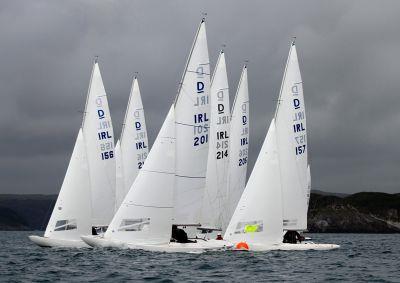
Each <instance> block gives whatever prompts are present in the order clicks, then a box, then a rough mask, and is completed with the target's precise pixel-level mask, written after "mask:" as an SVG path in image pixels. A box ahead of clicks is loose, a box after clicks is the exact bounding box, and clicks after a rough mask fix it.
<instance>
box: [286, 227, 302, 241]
mask: <svg viewBox="0 0 400 283" xmlns="http://www.w3.org/2000/svg"><path fill="white" fill-rule="evenodd" d="M302 240H303V237H301V236H300V234H299V232H297V231H294V230H288V231H287V232H286V234H285V236H283V242H284V243H289V244H297V241H299V243H301V241H302Z"/></svg>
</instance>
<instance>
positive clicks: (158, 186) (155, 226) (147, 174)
mask: <svg viewBox="0 0 400 283" xmlns="http://www.w3.org/2000/svg"><path fill="white" fill-rule="evenodd" d="M174 131H175V120H174V106H173V105H172V106H171V108H170V110H169V112H168V115H167V117H166V118H165V120H164V123H163V125H162V127H161V129H160V132H159V133H158V136H157V138H156V140H155V141H154V144H153V147H152V149H151V151H150V153H149V155H148V157H147V159H146V163H145V164H144V165H143V167H142V169H141V170H140V171H139V173H138V175H137V177H136V179H135V180H134V182H133V184H132V186H131V188H130V190H129V192H128V194H127V195H126V197H125V198H124V200H123V201H122V204H121V206H120V207H119V209H118V210H117V212H116V214H115V216H114V218H113V219H112V221H111V223H110V226H109V228H108V230H107V231H106V233H105V234H104V236H103V237H94V236H89V235H86V236H82V239H83V240H84V241H85V242H86V243H87V244H89V245H90V246H97V247H116V248H133V249H135V248H137V249H145V248H146V246H148V245H149V246H150V247H152V245H155V244H157V245H167V244H168V243H169V241H170V238H171V226H172V216H173V190H174V181H175V134H174Z"/></svg>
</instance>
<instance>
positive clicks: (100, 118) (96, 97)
mask: <svg viewBox="0 0 400 283" xmlns="http://www.w3.org/2000/svg"><path fill="white" fill-rule="evenodd" d="M82 129H83V136H84V139H85V143H86V152H87V158H88V164H89V175H90V185H91V186H90V187H91V196H92V225H93V226H108V224H109V223H110V221H111V219H112V217H113V215H114V209H115V174H116V170H115V159H114V156H115V153H114V132H113V126H112V122H111V116H110V110H109V107H108V101H107V95H106V92H105V89H104V85H103V80H102V78H101V74H100V69H99V65H98V63H97V61H95V63H94V65H93V70H92V76H91V80H90V85H89V91H88V95H87V100H86V108H85V116H84V119H83V123H82Z"/></svg>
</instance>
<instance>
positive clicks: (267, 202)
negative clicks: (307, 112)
mask: <svg viewBox="0 0 400 283" xmlns="http://www.w3.org/2000/svg"><path fill="white" fill-rule="evenodd" d="M279 171H280V165H279V157H278V151H277V144H276V129H275V121H274V120H272V122H271V124H270V127H269V130H268V133H267V136H266V138H265V140H264V144H263V146H262V148H261V150H260V153H259V155H258V158H257V161H256V163H255V165H254V168H253V171H252V172H251V175H250V178H249V181H248V183H247V185H246V188H245V190H244V192H243V194H242V196H241V198H240V200H239V203H238V206H237V207H236V210H235V212H234V214H233V216H232V219H231V221H230V223H229V225H228V228H227V230H226V233H225V236H224V237H225V239H226V240H228V241H230V242H232V243H235V244H237V243H238V242H242V241H245V242H247V243H248V244H249V246H250V249H257V248H260V247H262V248H264V249H267V248H268V247H271V246H272V245H275V244H279V243H282V235H283V233H282V229H283V227H282V195H281V179H280V172H279Z"/></svg>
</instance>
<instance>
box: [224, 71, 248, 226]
mask: <svg viewBox="0 0 400 283" xmlns="http://www.w3.org/2000/svg"><path fill="white" fill-rule="evenodd" d="M249 107H250V106H249V89H248V82H247V66H246V65H245V66H244V67H243V71H242V75H241V77H240V81H239V85H238V88H237V92H236V96H235V100H234V102H233V106H232V115H231V122H230V126H231V128H230V138H229V171H228V188H227V190H228V192H227V198H228V201H227V204H228V205H227V209H225V211H224V213H225V214H226V216H225V219H228V220H229V219H230V218H231V217H232V215H233V212H234V211H235V208H236V206H237V204H238V201H239V199H240V196H241V195H242V193H243V190H244V188H245V185H246V174H247V163H248V154H249V110H250V109H249Z"/></svg>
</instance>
